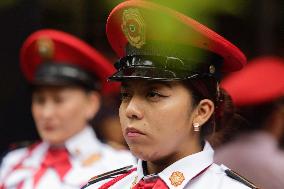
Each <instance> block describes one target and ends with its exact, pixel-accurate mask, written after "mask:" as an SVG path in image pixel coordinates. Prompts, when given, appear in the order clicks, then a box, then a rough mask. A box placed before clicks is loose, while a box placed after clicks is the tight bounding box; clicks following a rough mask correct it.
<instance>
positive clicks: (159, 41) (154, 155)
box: [83, 0, 257, 189]
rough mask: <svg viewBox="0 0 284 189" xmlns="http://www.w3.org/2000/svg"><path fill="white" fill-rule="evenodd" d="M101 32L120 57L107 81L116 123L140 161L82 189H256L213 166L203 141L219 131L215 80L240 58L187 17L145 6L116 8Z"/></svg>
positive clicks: (137, 0)
mask: <svg viewBox="0 0 284 189" xmlns="http://www.w3.org/2000/svg"><path fill="white" fill-rule="evenodd" d="M106 27H107V28H106V31H107V37H108V40H109V42H110V44H111V46H112V48H113V49H114V51H115V52H116V53H117V55H118V56H119V57H120V59H119V60H118V61H117V62H116V64H115V67H116V69H117V72H116V73H115V74H113V75H112V76H111V77H110V78H109V80H111V81H117V82H121V104H120V109H119V116H120V123H121V127H122V131H123V135H124V138H125V139H126V142H127V144H128V146H129V148H130V150H131V152H132V153H133V154H134V155H135V156H136V157H137V158H139V160H138V165H137V166H136V167H132V166H129V167H124V168H121V169H117V170H114V171H111V172H109V173H105V174H102V175H98V176H96V177H94V178H93V179H91V180H90V181H89V182H88V184H87V185H86V186H84V187H83V188H87V189H98V188H99V189H107V188H110V189H122V188H131V189H146V188H147V189H151V188H153V189H209V188H210V189H225V188H226V189H228V188H230V189H245V188H257V187H255V186H254V185H253V184H251V183H249V182H248V181H246V180H245V179H243V178H242V177H240V176H238V175H237V174H235V173H234V172H233V171H231V170H230V169H228V168H227V167H225V166H219V165H217V164H215V163H214V161H213V154H214V150H213V149H212V147H211V145H210V144H209V142H208V141H207V137H208V136H210V135H211V134H212V133H213V132H214V130H215V129H219V127H220V126H221V125H218V124H216V122H217V119H220V116H217V114H218V115H219V113H220V111H222V109H220V108H219V107H220V103H222V101H223V98H222V96H223V94H222V92H221V91H220V90H219V85H218V78H219V76H220V74H221V73H223V72H226V73H229V72H232V71H236V70H239V69H241V68H242V67H243V66H244V65H245V64H246V58H245V56H244V55H243V53H242V52H241V51H240V50H239V49H238V48H237V47H235V46H234V45H233V44H232V43H230V42H229V41H227V40H226V39H224V38H223V37H221V36H220V35H218V34H217V33H215V32H214V31H212V30H210V29H209V28H207V27H206V26H204V25H202V24H200V23H198V22H197V21H195V20H193V19H192V18H190V17H187V16H186V15H184V14H181V13H179V12H177V11H175V10H173V9H169V8H167V7H164V6H161V5H158V4H155V3H153V2H149V1H140V0H130V1H125V2H123V3H121V4H119V5H118V6H116V7H115V8H114V9H113V10H112V12H111V13H110V15H109V17H108V21H107V26H106Z"/></svg>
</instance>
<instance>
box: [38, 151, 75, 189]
mask: <svg viewBox="0 0 284 189" xmlns="http://www.w3.org/2000/svg"><path fill="white" fill-rule="evenodd" d="M48 168H51V169H54V170H55V171H56V172H57V174H58V175H59V177H60V180H63V178H64V176H65V174H66V173H67V172H68V171H69V170H70V168H71V163H70V161H69V154H68V151H67V150H66V148H49V150H48V151H47V153H46V155H45V157H44V159H43V161H42V163H41V166H40V168H39V169H38V171H37V172H36V173H35V176H34V187H35V186H36V185H37V183H38V181H39V180H40V178H41V177H42V176H43V174H44V173H45V171H46V170H47V169H48Z"/></svg>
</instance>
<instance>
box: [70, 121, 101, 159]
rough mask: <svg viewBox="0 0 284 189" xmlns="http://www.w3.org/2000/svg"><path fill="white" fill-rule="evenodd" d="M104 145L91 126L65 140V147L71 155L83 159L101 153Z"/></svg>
mask: <svg viewBox="0 0 284 189" xmlns="http://www.w3.org/2000/svg"><path fill="white" fill-rule="evenodd" d="M102 145H103V144H102V143H101V142H100V141H99V140H98V139H97V137H96V135H95V133H94V131H93V129H92V128H91V127H90V126H86V127H85V128H84V129H83V130H82V131H81V132H79V133H77V134H76V135H74V136H73V137H71V138H70V139H68V140H67V141H66V142H65V147H66V148H67V150H68V152H69V153H70V154H71V156H72V157H76V158H79V159H81V160H82V159H85V158H86V157H88V156H90V155H93V154H100V153H101V149H102Z"/></svg>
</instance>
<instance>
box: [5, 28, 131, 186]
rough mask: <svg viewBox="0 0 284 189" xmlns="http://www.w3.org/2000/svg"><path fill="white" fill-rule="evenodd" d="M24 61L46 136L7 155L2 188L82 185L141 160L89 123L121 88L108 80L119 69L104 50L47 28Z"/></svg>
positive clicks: (31, 40)
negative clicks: (105, 138) (113, 144)
mask: <svg viewBox="0 0 284 189" xmlns="http://www.w3.org/2000/svg"><path fill="white" fill-rule="evenodd" d="M20 63H21V68H22V71H23V73H24V76H25V77H26V79H27V81H28V82H29V84H30V85H31V89H32V104H31V110H32V115H33V118H34V121H35V125H36V128H37V131H38V133H39V136H40V137H41V139H42V141H41V142H39V143H36V144H34V145H31V146H29V147H25V148H20V149H17V150H14V151H11V152H10V153H8V154H7V155H6V156H5V157H4V159H3V162H2V164H1V169H0V188H1V189H13V188H17V189H32V188H37V189H41V188H52V189H62V188H66V189H67V188H68V189H77V188H80V187H81V186H83V185H84V184H85V183H87V181H88V179H89V177H90V176H92V175H94V174H99V173H102V172H105V171H109V170H111V169H113V168H114V167H116V168H119V167H121V166H123V165H128V164H129V163H130V164H131V163H134V162H135V159H134V158H133V156H132V155H131V154H130V153H129V152H128V151H124V150H121V151H118V150H115V149H113V148H111V147H110V146H107V145H105V144H103V143H101V142H100V141H99V140H98V139H97V138H96V135H95V133H94V131H93V129H92V128H91V126H90V124H89V121H90V120H92V119H93V117H94V116H95V115H96V113H97V112H98V110H99V108H100V103H101V100H100V97H101V95H102V94H103V95H106V94H110V93H112V92H117V89H118V88H117V86H115V85H113V84H108V83H107V82H106V78H107V76H108V75H109V74H112V73H114V71H115V69H114V67H113V65H112V64H110V63H109V61H108V60H107V59H106V58H105V57H103V55H101V54H100V53H99V52H97V51H96V50H95V49H93V48H92V47H91V46H89V45H88V44H86V43H85V42H83V41H81V40H80V39H78V38H76V37H75V36H72V35H70V34H67V33H65V32H62V31H57V30H53V29H44V30H39V31H36V32H34V33H33V34H31V35H30V36H29V37H28V38H27V39H26V41H25V42H24V44H23V46H22V49H21V53H20Z"/></svg>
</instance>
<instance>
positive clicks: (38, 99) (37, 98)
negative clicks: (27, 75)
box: [32, 95, 45, 104]
mask: <svg viewBox="0 0 284 189" xmlns="http://www.w3.org/2000/svg"><path fill="white" fill-rule="evenodd" d="M32 101H33V103H36V104H44V103H45V98H44V97H42V96H39V95H34V96H33V98H32Z"/></svg>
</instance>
